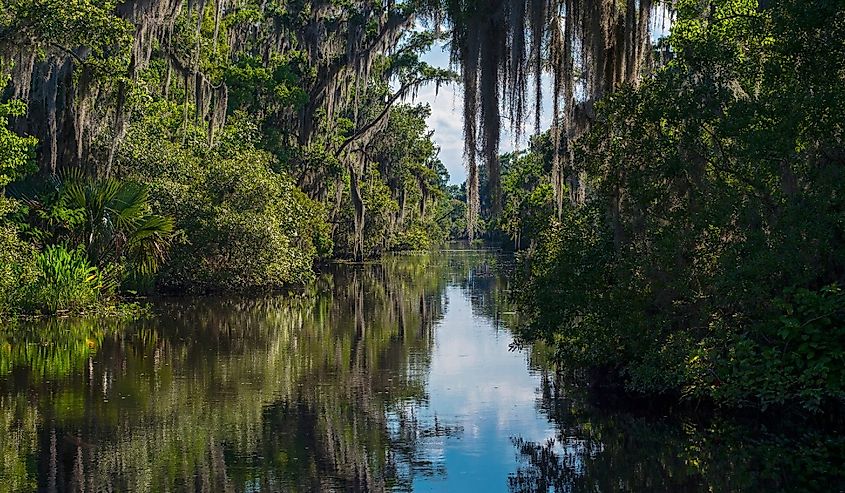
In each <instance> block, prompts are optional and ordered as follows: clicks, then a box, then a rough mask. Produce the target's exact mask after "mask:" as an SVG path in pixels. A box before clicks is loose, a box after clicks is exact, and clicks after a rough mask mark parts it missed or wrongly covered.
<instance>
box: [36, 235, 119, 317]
mask: <svg viewBox="0 0 845 493" xmlns="http://www.w3.org/2000/svg"><path fill="white" fill-rule="evenodd" d="M104 288H105V289H104ZM108 290H109V288H108V287H107V286H105V285H104V283H103V278H102V276H101V273H100V271H99V269H97V267H95V266H93V265H91V264H90V263H89V262H88V258H87V256H86V254H85V250H84V248H82V247H79V248H76V249H68V248H66V247H65V246H63V245H51V246H48V247H47V248H45V249H44V251H43V252H41V253H39V254H38V255H37V256H36V257H35V272H34V278H33V280H32V282H31V283H29V284H28V285H27V286H26V287H25V289H24V295H25V298H24V300H23V301H24V306H25V308H26V309H27V310H28V311H31V312H37V313H44V314H55V313H62V312H81V311H83V310H85V309H88V308H91V307H94V306H95V305H97V303H98V302H99V300H100V299H101V296H102V295H103V294H104V292H107V291H108Z"/></svg>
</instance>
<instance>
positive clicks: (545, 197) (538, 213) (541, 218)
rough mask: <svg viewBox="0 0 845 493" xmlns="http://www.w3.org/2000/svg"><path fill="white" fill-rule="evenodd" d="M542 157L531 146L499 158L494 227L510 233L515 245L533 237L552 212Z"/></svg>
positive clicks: (538, 232)
mask: <svg viewBox="0 0 845 493" xmlns="http://www.w3.org/2000/svg"><path fill="white" fill-rule="evenodd" d="M543 158H544V156H543V154H542V153H540V152H539V150H537V149H532V150H530V151H528V152H525V153H521V154H517V153H513V154H508V155H505V156H504V157H503V159H502V212H501V214H500V215H499V216H498V217H497V218H495V227H496V228H497V229H500V230H501V231H502V232H504V233H505V234H507V235H508V236H509V237H510V239H511V241H513V245H514V247H515V248H520V247H523V246H526V245H527V244H528V243H530V242H533V241H535V240H536V239H537V238H538V237H539V235H540V234H541V232H542V231H543V230H545V229H546V228H548V226H549V220H550V219H551V218H552V217H553V215H554V199H553V195H554V194H553V190H552V184H551V182H550V180H549V175H548V172H547V170H546V169H545V167H544V160H543ZM526 240H527V241H526Z"/></svg>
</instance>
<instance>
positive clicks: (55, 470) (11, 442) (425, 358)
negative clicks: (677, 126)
mask: <svg viewBox="0 0 845 493" xmlns="http://www.w3.org/2000/svg"><path fill="white" fill-rule="evenodd" d="M494 262H497V260H495V259H494V258H493V257H491V256H489V255H486V254H482V253H470V252H463V253H450V254H438V255H430V256H429V255H418V256H396V257H389V258H387V259H385V260H384V261H383V262H380V263H377V264H367V265H359V266H350V265H339V266H335V267H332V268H329V269H327V270H326V271H325V272H324V274H323V275H321V276H320V278H319V280H318V281H317V282H315V283H314V284H313V285H311V286H309V287H308V288H307V289H306V290H304V291H303V292H299V293H295V294H289V295H286V296H272V297H265V298H252V299H243V298H204V299H190V300H173V301H167V302H162V303H159V304H157V306H156V310H155V312H156V316H155V317H154V318H151V319H149V320H142V321H138V322H133V323H121V322H116V321H114V320H94V319H86V320H53V321H50V322H41V323H33V324H29V325H27V326H24V327H16V328H15V329H14V330H12V329H11V328H6V329H0V454H2V459H0V491H31V490H34V489H40V490H44V491H137V492H144V491H188V490H190V491H232V492H247V491H333V490H334V491H411V490H413V491H507V490H508V489H511V490H513V491H547V490H551V489H556V490H557V491H585V490H590V491H597V490H600V491H616V490H620V489H628V490H639V489H646V490H670V489H681V488H686V489H693V490H695V489H706V487H712V488H714V489H716V490H722V489H723V488H721V486H727V487H728V488H727V489H729V490H735V489H742V488H744V487H747V486H752V485H774V486H775V487H777V486H781V485H782V483H777V482H768V483H761V482H759V481H758V479H759V478H761V477H763V475H762V474H760V470H761V467H762V464H766V463H767V462H766V461H768V460H770V458H771V457H772V456H773V455H777V454H780V453H781V452H782V451H783V447H781V448H774V449H772V450H771V451H768V452H767V451H765V450H760V449H758V448H754V447H750V446H744V447H739V446H736V445H735V443H736V442H730V441H728V442H725V440H726V439H725V438H724V437H726V436H727V437H729V436H731V435H730V430H732V429H733V430H746V428H742V427H739V425H735V424H733V423H723V424H721V425H719V426H718V427H716V428H706V427H705V428H701V427H700V426H699V425H695V424H689V423H686V424H683V423H682V425H680V428H679V427H678V426H679V425H677V424H676V423H674V422H668V421H666V420H653V419H644V418H640V417H637V416H633V415H631V414H629V413H626V412H622V411H613V412H605V411H601V410H598V409H597V408H594V407H593V406H591V405H590V404H589V401H588V399H586V398H585V397H583V396H579V394H577V393H573V392H570V391H569V390H564V387H563V386H562V384H561V383H560V382H559V381H557V380H556V379H555V378H553V377H551V376H550V375H549V374H548V373H547V372H546V371H544V370H543V369H542V364H541V363H540V362H539V357H540V353H539V352H535V353H534V354H533V355H530V356H531V357H532V358H533V359H532V361H529V355H526V354H524V353H518V352H511V351H509V350H508V348H509V345H510V342H511V338H510V335H509V333H508V331H507V324H508V322H509V320H510V318H509V317H510V315H508V313H509V309H507V308H506V307H505V306H504V302H503V299H504V297H505V293H506V291H507V285H506V283H505V282H504V281H503V280H502V278H501V277H500V276H498V275H497V274H496V269H495V268H494ZM731 427H734V428H731ZM734 432H735V431H734ZM735 433H736V432H735ZM739 433H740V434H739V435H738V436H740V437H747V436H749V435H743V434H742V433H745V431H741V432H739ZM813 439H814V440H815V438H813ZM786 443H796V442H794V441H793V442H786ZM818 443H821V446H819V447H816V450H817V451H819V452H818V453H817V454H816V456H815V459H814V460H815V462H813V464H815V465H818V464H822V463H825V462H824V461H827V462H826V463H827V464H831V461H832V460H833V458H835V457H837V456H836V455H835V454H836V453H841V450H842V449H841V442H818ZM837 443H839V445H836V444H837ZM836 446H840V449H838V452H837V451H836V450H835V449H834V448H832V447H836ZM839 457H841V455H840V456H839ZM743 464H745V465H743ZM776 464H781V463H776ZM833 464H835V462H833ZM728 465H730V466H731V467H732V469H725V468H726V467H727V466H728ZM804 465H806V464H804ZM798 466H802V463H800V462H798V463H797V466H796V467H798ZM725 470H730V471H732V472H731V478H732V479H731V482H721V483H720V482H718V481H717V479H718V478H719V475H720V474H721V473H722V471H725ZM809 470H812V471H818V467H816V468H815V469H809ZM820 477H822V478H828V479H829V478H831V477H832V476H831V474H828V475H827V476H823V475H822V476H820ZM755 481H758V482H755ZM822 484H823V483H822ZM828 484H830V483H828Z"/></svg>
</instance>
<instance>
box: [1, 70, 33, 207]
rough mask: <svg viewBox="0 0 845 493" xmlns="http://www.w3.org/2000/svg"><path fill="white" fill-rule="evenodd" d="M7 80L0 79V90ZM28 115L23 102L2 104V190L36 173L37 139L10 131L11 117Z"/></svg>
mask: <svg viewBox="0 0 845 493" xmlns="http://www.w3.org/2000/svg"><path fill="white" fill-rule="evenodd" d="M4 87H6V79H0V88H4ZM25 113H26V104H25V103H24V102H23V101H19V100H11V101H8V102H6V103H0V190H2V189H3V188H4V187H5V186H6V185H8V184H9V183H11V182H13V181H15V180H18V179H20V178H22V177H24V176H26V175H27V174H29V173H31V172H33V171H35V169H36V168H35V145H36V144H37V140H36V139H35V137H22V136H20V135H18V134H16V133H14V132H12V131H11V130H9V128H8V127H9V117H17V116H22V115H24V114H25Z"/></svg>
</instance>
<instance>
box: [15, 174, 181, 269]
mask: <svg viewBox="0 0 845 493" xmlns="http://www.w3.org/2000/svg"><path fill="white" fill-rule="evenodd" d="M35 182H36V183H35V188H34V190H35V193H36V196H35V198H33V199H29V200H27V201H26V203H27V212H28V217H27V219H28V224H26V226H25V227H26V230H27V231H28V232H29V233H30V236H32V237H34V238H35V239H36V240H38V241H40V242H47V243H57V242H66V243H68V244H71V245H80V246H81V247H83V248H84V250H85V252H86V254H87V257H88V259H89V260H90V261H91V262H92V264H94V265H96V266H98V267H100V268H106V267H108V266H111V265H116V266H121V267H122V268H123V270H125V271H126V273H127V275H140V276H148V275H152V274H154V273H155V272H156V271H157V270H158V269H159V267H160V266H161V264H162V262H163V261H164V260H165V259H166V257H167V252H168V249H169V248H170V243H171V239H172V236H173V220H172V219H170V218H169V217H166V216H160V215H157V214H153V213H152V211H151V199H150V196H149V191H148V188H147V187H146V186H143V185H140V184H138V183H135V182H131V181H123V180H118V179H115V178H108V179H95V178H91V177H87V176H85V175H83V174H81V173H78V172H68V173H65V174H64V175H63V176H62V177H61V178H59V177H54V178H52V179H51V180H49V181H48V183H47V184H46V186H45V185H44V184H40V183H38V180H35ZM22 188H26V187H22ZM20 193H21V194H22V195H26V194H27V193H26V192H20Z"/></svg>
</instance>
